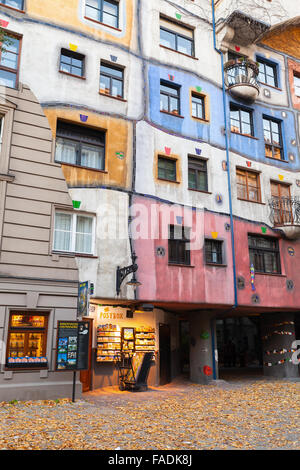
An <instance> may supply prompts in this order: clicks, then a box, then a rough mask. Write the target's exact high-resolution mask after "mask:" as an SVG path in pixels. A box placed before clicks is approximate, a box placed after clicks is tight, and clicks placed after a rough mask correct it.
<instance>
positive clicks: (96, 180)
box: [44, 108, 132, 189]
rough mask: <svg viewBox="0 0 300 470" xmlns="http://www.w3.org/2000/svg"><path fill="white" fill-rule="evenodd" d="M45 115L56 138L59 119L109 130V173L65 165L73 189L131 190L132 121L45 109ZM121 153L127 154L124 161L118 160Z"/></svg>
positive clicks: (107, 146)
mask: <svg viewBox="0 0 300 470" xmlns="http://www.w3.org/2000/svg"><path fill="white" fill-rule="evenodd" d="M44 113H45V115H46V116H47V118H48V120H49V124H50V128H51V130H52V134H53V138H54V139H55V138H56V125H57V120H58V119H62V120H65V121H69V122H72V123H74V124H80V125H82V126H89V127H93V128H96V129H99V130H104V131H106V139H105V141H106V142H105V171H99V170H93V169H87V168H80V167H77V166H72V165H64V164H62V169H63V172H64V176H65V179H66V182H67V184H68V185H69V186H73V187H74V186H86V187H95V186H100V185H107V186H116V187H120V188H125V189H130V185H131V174H132V124H131V123H130V122H127V121H124V120H122V119H115V118H111V117H109V116H99V115H98V114H95V113H94V114H93V113H90V112H87V111H84V110H76V111H75V110H69V109H47V108H44ZM80 114H84V115H88V121H87V123H85V124H83V123H82V122H81V120H80ZM118 152H123V153H124V158H123V159H120V158H118V157H117V153H118Z"/></svg>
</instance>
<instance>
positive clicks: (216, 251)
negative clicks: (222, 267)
mask: <svg viewBox="0 0 300 470" xmlns="http://www.w3.org/2000/svg"><path fill="white" fill-rule="evenodd" d="M205 262H206V263H207V264H224V263H223V241H220V240H210V239H205Z"/></svg>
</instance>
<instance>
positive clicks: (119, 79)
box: [100, 62, 124, 98]
mask: <svg viewBox="0 0 300 470" xmlns="http://www.w3.org/2000/svg"><path fill="white" fill-rule="evenodd" d="M100 93H105V94H106V95H109V96H114V97H117V98H124V69H123V68H121V67H117V66H114V65H111V64H107V63H106V62H101V65H100Z"/></svg>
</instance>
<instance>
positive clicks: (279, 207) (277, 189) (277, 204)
mask: <svg viewBox="0 0 300 470" xmlns="http://www.w3.org/2000/svg"><path fill="white" fill-rule="evenodd" d="M271 195H272V199H273V201H274V205H273V207H274V225H285V224H292V223H293V214H292V204H291V194H290V187H289V186H288V185H286V184H281V183H276V182H275V181H271Z"/></svg>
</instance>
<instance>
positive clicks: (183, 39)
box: [160, 18, 194, 56]
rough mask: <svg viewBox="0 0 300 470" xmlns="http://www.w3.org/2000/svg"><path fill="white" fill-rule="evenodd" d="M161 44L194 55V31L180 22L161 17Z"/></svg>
mask: <svg viewBox="0 0 300 470" xmlns="http://www.w3.org/2000/svg"><path fill="white" fill-rule="evenodd" d="M160 45H161V46H164V47H168V48H169V49H173V50H174V51H177V52H181V53H182V54H186V55H189V56H194V32H193V30H192V29H191V28H187V27H185V26H182V25H179V24H178V23H175V22H172V21H168V20H167V19H164V18H161V19H160Z"/></svg>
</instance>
